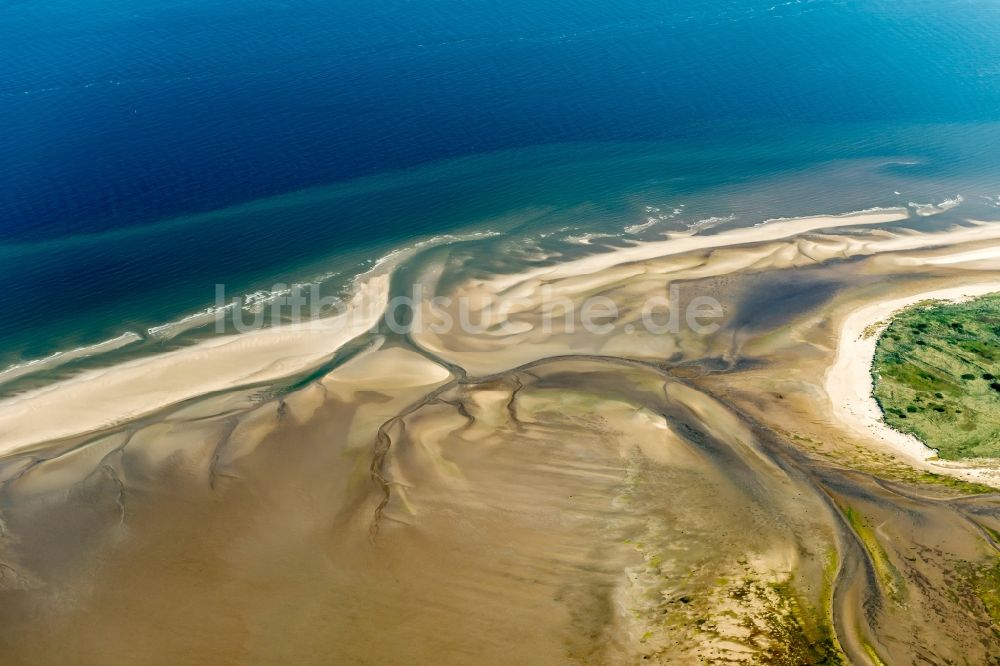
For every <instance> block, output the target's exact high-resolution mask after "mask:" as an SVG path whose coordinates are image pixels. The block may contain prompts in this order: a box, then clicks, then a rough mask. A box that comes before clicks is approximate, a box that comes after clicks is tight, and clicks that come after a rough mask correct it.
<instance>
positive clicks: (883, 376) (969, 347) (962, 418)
mask: <svg viewBox="0 0 1000 666" xmlns="http://www.w3.org/2000/svg"><path fill="white" fill-rule="evenodd" d="M872 377H873V379H874V387H875V388H874V395H875V399H876V401H877V402H878V404H879V406H880V407H881V408H882V412H883V414H884V415H885V420H886V423H888V424H889V425H890V426H892V427H893V428H895V429H897V430H899V431H901V432H905V433H909V434H912V435H914V436H916V437H917V438H918V439H920V440H921V441H922V442H924V443H925V444H926V445H927V446H928V447H930V448H932V449H936V450H937V452H938V455H939V457H941V458H942V459H948V460H958V459H963V458H993V457H1000V293H994V294H989V295H987V296H983V297H980V298H976V299H973V300H968V301H964V302H959V303H947V302H931V303H922V304H918V305H916V306H914V307H912V308H910V309H908V310H905V311H903V312H901V313H900V314H899V315H897V316H896V317H895V318H894V319H893V320H892V322H891V323H890V324H889V326H888V327H887V328H886V329H885V331H884V332H883V333H882V336H881V338H880V339H879V341H878V345H877V347H876V351H875V359H874V362H873V364H872Z"/></svg>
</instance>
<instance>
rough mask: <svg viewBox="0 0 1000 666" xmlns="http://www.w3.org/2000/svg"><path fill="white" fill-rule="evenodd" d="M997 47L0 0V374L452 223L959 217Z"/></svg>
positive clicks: (681, 11)
mask: <svg viewBox="0 0 1000 666" xmlns="http://www.w3.org/2000/svg"><path fill="white" fill-rule="evenodd" d="M997 34H1000V5H998V4H997V3H995V2H993V1H991V0H895V1H893V2H888V1H881V0H867V1H849V0H839V1H832V0H792V1H790V2H785V1H782V0H764V1H758V0H720V1H703V0H699V1H693V0H677V1H673V2H666V1H664V0H657V1H653V0H619V1H618V2H613V3H609V2H598V1H596V0H573V1H568V0H558V1H553V2H547V3H539V2H536V1H532V2H528V1H526V0H508V1H506V2H497V1H496V0H493V1H486V0H462V1H458V0H426V1H424V2H415V1H412V0H370V1H368V2H354V3H347V2H343V1H342V0H323V1H320V0H285V1H277V0H276V1H269V2H263V1H256V2H255V1H247V0H241V1H239V2H237V1H235V0H50V1H49V2H45V3H38V2H26V1H23V0H6V1H0V281H2V285H3V288H2V290H0V313H2V315H3V316H2V317H0V369H2V368H3V367H6V366H8V365H11V364H16V363H21V362H24V361H26V360H28V359H33V358H39V357H43V356H46V355H48V354H52V353H54V352H56V351H59V350H60V349H66V348H72V347H76V346H81V345H87V344H93V343H95V342H99V341H101V340H105V339H108V338H110V337H114V336H116V335H119V334H121V333H123V332H125V331H137V332H139V333H142V334H144V333H145V331H146V329H147V328H149V327H152V326H156V325H159V324H162V323H164V322H169V321H173V320H176V319H178V318H181V317H183V316H185V315H186V314H189V313H191V312H195V311H198V310H200V309H201V308H204V307H205V306H207V305H210V304H211V302H212V300H213V298H214V285H215V284H216V283H225V284H226V285H227V286H228V287H229V288H230V289H231V290H233V291H241V290H243V291H250V290H253V289H256V288H262V287H266V286H267V285H269V284H271V283H273V282H274V281H276V280H283V279H284V280H292V279H300V278H303V279H308V278H309V277H311V276H313V275H327V274H329V273H336V274H342V275H343V277H344V279H345V280H346V279H348V278H349V277H350V275H352V274H353V273H354V272H356V271H357V270H360V269H362V268H363V267H364V265H365V264H366V262H368V261H370V260H372V259H375V258H377V257H378V256H380V255H381V254H383V253H385V252H387V251H389V250H390V249H391V248H393V247H396V246H399V245H405V244H406V243H407V242H410V241H411V240H412V239H414V238H420V237H428V236H433V235H435V234H440V233H445V232H448V231H454V230H458V229H489V230H496V231H501V232H504V233H506V234H509V235H515V236H517V235H520V236H529V235H531V234H540V233H542V232H544V231H550V230H560V229H563V230H567V229H568V231H566V233H567V235H571V234H578V233H587V232H594V231H596V230H601V231H603V232H609V231H618V232H620V231H621V230H623V229H625V228H627V227H634V226H635V225H637V224H641V223H642V222H643V221H644V220H646V219H647V217H648V215H647V213H648V211H647V208H646V207H647V206H650V207H653V208H660V209H665V210H673V209H674V207H675V206H678V205H681V204H683V206H682V208H681V209H680V210H681V211H682V213H680V216H681V217H687V218H690V221H696V219H698V218H699V217H710V216H714V215H719V216H726V215H733V216H734V219H735V220H737V223H739V222H740V221H745V222H747V223H750V222H752V221H754V220H757V219H759V218H761V217H764V216H767V215H783V214H800V213H819V212H844V211H848V210H854V209H858V208H864V207H868V206H878V205H906V204H907V203H908V202H910V201H914V200H916V201H927V200H930V199H934V198H937V199H938V200H940V199H942V198H946V197H952V196H954V195H956V194H961V195H962V196H963V197H964V198H965V200H966V202H967V203H966V204H963V205H964V206H966V207H969V206H976V205H978V206H980V207H984V206H985V207H987V208H988V207H990V206H991V205H992V204H990V203H989V202H990V201H997V202H1000V200H996V197H997V196H998V195H1000V178H998V174H1000V157H998V155H1000V127H998V126H997V125H994V124H993V123H995V122H997V121H1000V40H998V39H996V35H997ZM896 192H899V194H895V193H896ZM998 214H1000V213H998Z"/></svg>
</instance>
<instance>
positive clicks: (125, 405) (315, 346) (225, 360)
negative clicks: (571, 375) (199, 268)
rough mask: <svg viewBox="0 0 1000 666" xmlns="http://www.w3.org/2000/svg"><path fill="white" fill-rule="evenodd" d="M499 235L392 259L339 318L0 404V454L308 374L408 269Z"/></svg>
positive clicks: (240, 338)
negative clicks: (443, 251) (405, 265)
mask: <svg viewBox="0 0 1000 666" xmlns="http://www.w3.org/2000/svg"><path fill="white" fill-rule="evenodd" d="M495 235H498V234H496V233H495V232H476V233H472V234H465V235H451V234H449V235H442V236H435V237H433V238H429V239H427V240H423V241H419V242H417V243H414V244H412V245H410V246H409V247H405V248H400V249H397V250H394V251H392V252H390V253H388V254H386V255H385V256H383V257H382V258H380V259H378V260H377V261H375V262H374V263H373V265H372V266H371V268H369V269H368V270H367V271H365V272H364V273H361V274H359V275H358V276H356V277H355V278H354V279H353V280H352V282H351V289H350V293H351V296H350V297H349V299H348V300H347V301H346V303H345V305H344V307H343V308H342V309H341V311H340V312H339V313H338V314H337V315H334V316H328V317H321V318H317V319H312V320H309V321H304V322H297V323H292V324H282V325H277V326H271V327H268V328H261V329H256V330H253V331H248V332H245V333H239V334H235V335H224V336H218V337H214V338H210V339H208V340H203V341H201V342H197V343H195V344H193V345H191V346H189V347H184V348H181V349H177V350H173V351H169V352H164V353H160V354H156V355H153V356H147V357H143V358H138V359H132V360H129V361H126V362H124V363H120V364H118V365H113V366H110V367H107V368H99V369H94V370H88V371H85V372H82V373H80V374H79V375H76V376H74V377H70V378H68V379H65V380H62V381H58V382H55V383H53V384H50V385H48V386H44V387H41V388H38V389H33V390H31V391H26V392H25V393H22V394H18V395H16V396H12V397H10V398H6V399H3V400H0V432H2V433H4V436H3V439H2V441H0V456H3V455H8V454H10V453H12V452H14V451H20V450H25V449H26V448H31V447H35V446H38V445H41V444H44V443H46V442H52V441H54V440H59V439H64V438H67V437H73V436H77V435H83V434H87V433H90V432H94V431H97V430H100V429H103V428H106V427H109V426H113V425H116V424H120V423H124V422H127V421H130V420H132V419H135V418H137V417H140V416H143V415H145V414H149V413H152V412H155V411H158V410H160V409H163V408H165V407H169V406H170V405H174V404H178V403H180V402H183V401H186V400H189V399H191V398H195V397H197V396H199V395H205V394H208V393H215V392H218V391H225V390H232V389H236V388H239V387H241V386H247V385H252V384H261V383H267V382H271V381H276V380H279V379H282V378H284V377H288V376H292V375H295V374H298V373H301V372H305V371H307V370H309V369H310V368H313V367H316V366H318V365H320V364H322V363H324V362H326V361H327V360H329V358H330V357H331V356H332V355H333V354H334V353H335V352H336V351H337V350H338V349H340V348H341V347H343V346H344V345H345V344H347V343H348V342H350V341H351V340H353V339H355V338H357V337H359V336H361V335H363V334H364V333H366V332H368V331H369V330H371V329H372V328H374V327H375V326H376V325H377V324H378V322H379V321H380V320H381V318H382V317H383V315H384V313H385V310H386V308H387V307H388V303H389V297H390V293H389V292H390V284H391V278H392V275H393V273H394V272H395V270H396V269H397V267H398V266H399V265H400V264H401V263H402V262H404V261H406V260H409V259H411V258H412V257H414V256H415V255H416V254H417V253H418V252H420V251H422V250H425V249H427V248H429V247H434V246H439V245H444V244H449V243H455V242H460V241H470V240H478V239H482V238H487V237H491V236H495ZM133 335H137V334H133Z"/></svg>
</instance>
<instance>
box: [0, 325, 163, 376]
mask: <svg viewBox="0 0 1000 666" xmlns="http://www.w3.org/2000/svg"><path fill="white" fill-rule="evenodd" d="M142 339H143V338H142V336H141V335H139V334H138V333H134V332H132V331H128V332H126V333H122V334H121V335H119V336H118V337H114V338H111V339H110V340H104V341H103V342H98V343H97V344H93V345H87V346H84V347H77V348H76V349H68V350H66V351H57V352H56V353H54V354H52V355H50V356H46V357H44V358H39V359H33V360H31V361H25V362H24V363H17V364H15V365H12V366H9V367H8V368H7V369H5V370H2V371H0V385H2V384H7V383H10V382H12V381H14V380H15V379H20V378H21V377H24V376H26V375H30V374H33V373H36V372H42V371H44V370H51V369H53V368H58V367H59V366H61V365H65V364H67V363H70V362H72V361H76V360H78V359H81V358H88V357H90V356H97V355H99V354H106V353H108V352H112V351H115V350H118V349H121V348H122V347H127V346H128V345H131V344H132V343H134V342H139V341H140V340H142Z"/></svg>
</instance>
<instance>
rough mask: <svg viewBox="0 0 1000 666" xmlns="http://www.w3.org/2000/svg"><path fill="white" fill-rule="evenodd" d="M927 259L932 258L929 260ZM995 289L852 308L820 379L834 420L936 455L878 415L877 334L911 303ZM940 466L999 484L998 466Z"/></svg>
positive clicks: (982, 286) (909, 453)
mask: <svg viewBox="0 0 1000 666" xmlns="http://www.w3.org/2000/svg"><path fill="white" fill-rule="evenodd" d="M963 254H971V253H963ZM960 256H962V255H961V254H960V255H952V258H954V257H960ZM977 256H978V255H977ZM942 259H943V258H939V259H938V262H937V263H958V262H951V261H942ZM929 263H935V262H934V261H933V260H931V261H930V262H929ZM997 291H1000V281H994V282H984V283H978V284H969V285H964V286H961V287H951V288H947V289H936V290H933V291H924V292H920V293H916V294H910V295H908V296H903V297H900V298H894V299H892V300H887V301H886V300H881V301H879V302H877V303H871V304H866V305H864V306H862V307H860V308H858V309H857V310H855V311H854V312H852V313H851V314H850V315H849V316H848V317H847V318H846V319H845V320H844V322H843V324H842V325H841V329H840V342H839V345H838V347H837V356H836V360H835V361H834V364H833V365H832V366H830V369H829V370H828V371H827V373H826V376H825V379H824V388H825V390H826V393H827V395H828V396H829V399H830V405H831V407H832V410H833V415H834V416H835V417H836V419H837V420H838V422H839V423H840V424H841V425H843V426H844V427H846V428H847V429H849V430H850V431H852V432H854V433H856V434H858V435H860V436H862V437H865V438H872V439H876V440H878V441H879V442H881V443H883V444H885V445H887V446H890V447H892V449H893V450H894V451H896V452H897V453H898V454H899V455H900V456H902V457H903V458H905V459H906V460H908V461H910V462H911V463H914V464H917V465H920V466H923V464H924V463H926V461H927V460H928V459H930V458H933V457H935V456H936V452H935V451H933V450H932V449H929V448H928V447H927V446H925V445H924V444H923V442H921V441H920V440H919V439H917V438H916V437H914V436H913V435H909V434H906V433H902V432H899V431H898V430H894V429H893V428H891V427H889V426H888V425H887V424H886V423H885V421H884V420H883V418H882V410H881V409H880V408H879V406H878V403H877V402H876V401H875V398H874V396H873V395H872V376H871V370H872V362H873V360H874V356H875V347H876V345H877V344H878V338H879V335H881V333H882V331H883V330H885V327H886V326H888V325H889V321H890V320H891V319H892V317H893V315H894V314H896V313H898V312H899V311H901V310H903V309H905V308H907V307H909V306H911V305H914V304H915V303H919V302H921V301H928V300H941V301H959V300H963V299H968V298H973V297H976V296H983V295H985V294H990V293H994V292H997ZM935 467H938V466H935ZM944 470H947V471H949V472H953V473H956V472H957V473H959V474H962V475H963V476H966V477H967V478H974V479H975V480H978V481H985V482H987V483H991V484H993V485H998V484H1000V470H997V469H982V468H976V469H968V468H963V467H962V466H955V465H949V466H948V467H946V468H942V471H944Z"/></svg>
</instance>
